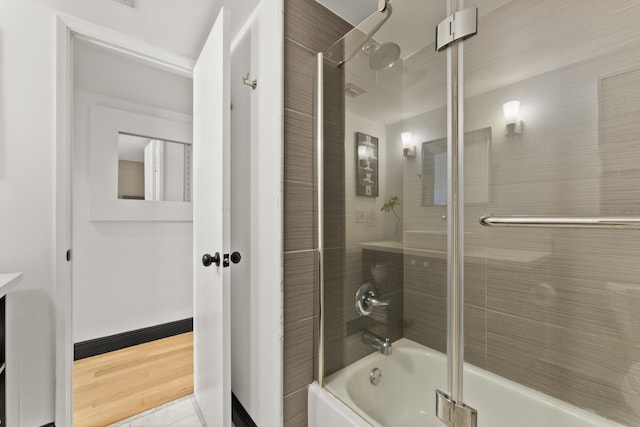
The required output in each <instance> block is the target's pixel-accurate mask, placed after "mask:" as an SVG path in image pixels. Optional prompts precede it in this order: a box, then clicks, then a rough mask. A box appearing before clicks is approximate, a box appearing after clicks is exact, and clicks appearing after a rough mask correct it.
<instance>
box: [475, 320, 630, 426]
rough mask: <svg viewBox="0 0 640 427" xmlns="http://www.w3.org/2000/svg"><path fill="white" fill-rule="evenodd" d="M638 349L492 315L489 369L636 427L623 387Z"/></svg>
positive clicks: (488, 348) (488, 333) (488, 339)
mask: <svg viewBox="0 0 640 427" xmlns="http://www.w3.org/2000/svg"><path fill="white" fill-rule="evenodd" d="M638 350H639V349H638V348H637V347H636V348H634V347H631V346H628V345H626V344H623V343H620V342H616V341H612V340H608V339H606V338H600V337H596V336H593V335H588V334H583V333H579V332H576V331H573V330H570V329H565V328H560V327H555V326H551V325H548V324H544V323H540V322H535V321H530V320H525V319H522V318H518V317H514V316H507V315H503V314H500V313H494V312H488V324H487V366H488V369H490V370H492V371H493V372H496V373H497V374H498V375H501V376H504V377H507V378H509V379H511V380H514V381H516V382H518V383H521V384H524V385H527V386H529V387H532V388H534V389H537V390H540V391H542V392H544V393H546V394H549V395H551V396H555V397H557V398H559V399H562V400H565V401H568V402H569V403H572V404H574V405H577V406H580V407H583V408H589V409H591V410H594V411H596V412H599V413H600V414H601V415H603V416H605V417H609V418H612V419H614V420H617V421H619V422H621V423H623V424H625V425H637V419H636V418H635V417H634V416H632V415H631V413H630V411H629V408H628V406H627V405H626V403H625V399H624V396H623V395H622V392H621V385H622V383H623V381H624V378H625V376H627V375H628V372H629V370H630V368H631V366H632V364H633V363H634V360H635V359H637V357H638ZM635 399H636V402H637V396H635ZM634 423H635V424H634Z"/></svg>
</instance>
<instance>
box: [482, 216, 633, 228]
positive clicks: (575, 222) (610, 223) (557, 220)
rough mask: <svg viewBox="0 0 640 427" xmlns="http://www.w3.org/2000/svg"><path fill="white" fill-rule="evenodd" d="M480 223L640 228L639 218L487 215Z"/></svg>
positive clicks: (534, 226)
mask: <svg viewBox="0 0 640 427" xmlns="http://www.w3.org/2000/svg"><path fill="white" fill-rule="evenodd" d="M480 224H481V225H484V226H487V227H529V228H605V229H612V228H614V229H616V228H617V229H640V218H634V217H629V218H627V217H578V216H576V217H571V216H568V217H562V216H524V215H510V216H492V215H487V216H483V217H481V218H480Z"/></svg>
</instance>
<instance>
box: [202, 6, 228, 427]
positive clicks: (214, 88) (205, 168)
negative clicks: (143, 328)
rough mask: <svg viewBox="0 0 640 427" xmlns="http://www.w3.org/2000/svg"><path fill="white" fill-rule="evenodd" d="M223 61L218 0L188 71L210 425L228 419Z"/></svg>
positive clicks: (224, 28)
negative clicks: (208, 30) (191, 70)
mask: <svg viewBox="0 0 640 427" xmlns="http://www.w3.org/2000/svg"><path fill="white" fill-rule="evenodd" d="M229 64H230V44H229V36H228V13H227V12H226V11H225V9H224V8H223V9H222V10H221V11H220V14H219V15H218V18H217V19H216V22H215V24H214V26H213V29H212V30H211V33H210V34H209V37H208V39H207V41H206V43H205V45H204V47H203V48H202V52H201V53H200V57H199V58H198V61H197V63H196V66H195V68H194V73H193V159H194V164H193V175H194V182H193V245H194V251H193V253H194V274H193V277H194V290H193V291H194V292H193V297H194V307H193V311H194V313H193V321H194V363H195V366H194V389H195V390H194V391H195V397H196V400H197V402H198V405H199V407H200V410H201V412H202V416H203V417H204V421H205V422H206V424H207V426H209V427H218V426H221V427H222V426H224V427H230V426H231V370H230V356H231V350H230V349H231V343H230V332H229V331H230V316H229V314H230V313H229V307H230V291H229V268H227V267H225V266H224V260H223V258H224V254H228V253H229V212H230V209H229V206H230V204H229V181H230V180H229V160H230V157H229V156H230V152H229V148H230V138H229V130H230V89H229V87H230V84H229V68H230V66H229ZM216 254H218V257H219V258H217V262H216V257H215V255H216ZM205 264H208V266H206V265H205Z"/></svg>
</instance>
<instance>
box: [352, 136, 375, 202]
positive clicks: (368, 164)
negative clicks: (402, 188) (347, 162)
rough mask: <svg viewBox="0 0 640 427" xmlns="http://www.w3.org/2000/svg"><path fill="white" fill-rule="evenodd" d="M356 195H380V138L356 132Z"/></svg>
mask: <svg viewBox="0 0 640 427" xmlns="http://www.w3.org/2000/svg"><path fill="white" fill-rule="evenodd" d="M356 195H357V196H365V197H378V138H376V137H375V136H371V135H367V134H365V133H362V132H356Z"/></svg>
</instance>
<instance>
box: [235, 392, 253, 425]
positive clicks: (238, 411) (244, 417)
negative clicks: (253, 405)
mask: <svg viewBox="0 0 640 427" xmlns="http://www.w3.org/2000/svg"><path fill="white" fill-rule="evenodd" d="M231 421H233V424H234V425H235V426H236V427H258V426H257V425H256V423H255V422H253V420H252V419H251V416H250V415H249V413H248V412H247V410H246V409H244V406H242V403H240V401H239V400H238V398H237V397H236V395H235V394H233V393H231Z"/></svg>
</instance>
